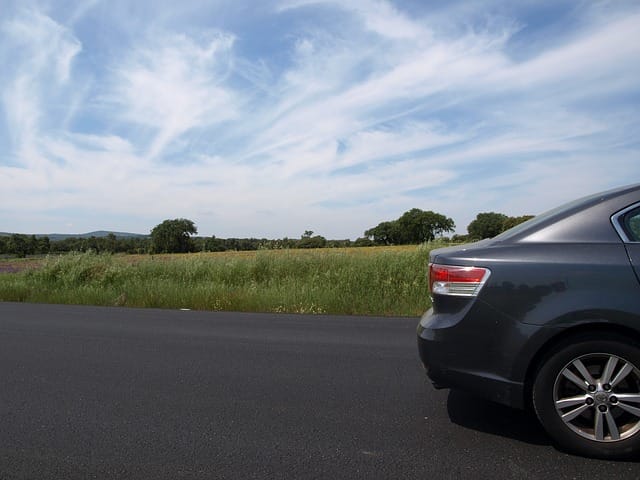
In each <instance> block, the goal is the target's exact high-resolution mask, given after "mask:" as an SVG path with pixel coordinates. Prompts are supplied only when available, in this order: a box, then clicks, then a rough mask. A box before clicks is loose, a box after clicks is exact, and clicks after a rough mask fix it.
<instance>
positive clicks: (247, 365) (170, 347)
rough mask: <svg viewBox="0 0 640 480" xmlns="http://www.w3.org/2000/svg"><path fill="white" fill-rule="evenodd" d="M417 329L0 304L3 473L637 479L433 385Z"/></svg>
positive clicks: (379, 323)
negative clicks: (424, 365) (565, 450)
mask: <svg viewBox="0 0 640 480" xmlns="http://www.w3.org/2000/svg"><path fill="white" fill-rule="evenodd" d="M416 323H417V319H402V318H368V317H338V316H320V315H319V316H304V315H276V314H246V313H220V312H218V313H213V312H191V311H169V310H144V309H124V308H99V307H82V306H54V305H29V304H16V303H0V478H1V479H3V480H5V479H24V478H33V479H44V478H47V479H75V478H77V479H88V478H100V479H102V478H104V479H118V478H123V479H124V478H127V479H129V478H135V479H144V478H149V479H181V478H185V479H189V478H194V479H205V478H219V479H225V478H229V479H231V478H241V479H251V478H289V479H307V478H318V479H341V478H344V479H358V478H362V479H378V478H380V479H383V478H388V479H418V478H420V479H425V478H426V479H441V478H443V479H446V478H452V479H453V478H455V479H458V478H473V479H481V478H514V479H534V478H535V479H537V478H605V477H606V478H617V479H623V478H633V479H636V478H640V463H637V462H604V461H599V460H592V459H585V458H580V457H575V456H570V455H567V454H564V453H562V452H559V451H558V450H556V449H555V448H554V447H553V446H552V445H551V444H550V442H549V439H548V438H547V437H546V435H545V434H544V432H543V431H542V430H541V428H540V427H539V426H538V424H537V423H536V421H535V419H534V418H533V417H532V416H531V415H529V414H526V413H523V412H520V411H516V410H511V409H508V408H505V407H502V406H499V405H495V404H492V403H488V402H485V401H482V400H479V399H477V398H474V397H472V396H469V395H466V394H463V393H458V392H449V391H436V390H433V389H432V388H431V386H430V385H429V384H428V383H427V382H426V381H425V378H424V374H423V372H422V368H421V366H420V364H419V361H418V356H417V350H416V342H415V326H416Z"/></svg>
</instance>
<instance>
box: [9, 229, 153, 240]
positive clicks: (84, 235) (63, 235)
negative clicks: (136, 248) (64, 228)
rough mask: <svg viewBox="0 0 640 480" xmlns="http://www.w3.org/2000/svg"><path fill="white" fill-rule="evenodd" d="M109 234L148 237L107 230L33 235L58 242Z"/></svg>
mask: <svg viewBox="0 0 640 480" xmlns="http://www.w3.org/2000/svg"><path fill="white" fill-rule="evenodd" d="M110 233H113V234H114V235H115V236H116V238H145V237H148V236H149V235H143V234H140V233H128V232H110V231H107V230H98V231H95V232H89V233H36V234H35V235H36V237H37V238H40V237H49V240H52V241H58V240H64V239H65V238H91V237H96V238H100V237H106V236H108V235H109V234H110ZM9 235H13V234H12V233H7V232H0V236H5V237H6V236H9ZM28 235H29V236H31V234H28Z"/></svg>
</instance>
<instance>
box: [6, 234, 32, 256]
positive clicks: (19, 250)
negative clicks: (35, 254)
mask: <svg viewBox="0 0 640 480" xmlns="http://www.w3.org/2000/svg"><path fill="white" fill-rule="evenodd" d="M8 250H9V252H10V253H14V254H15V255H17V256H18V257H20V258H24V257H26V256H27V254H28V253H29V245H28V241H27V237H26V236H25V235H19V234H17V233H14V234H13V235H11V237H10V238H9V248H8Z"/></svg>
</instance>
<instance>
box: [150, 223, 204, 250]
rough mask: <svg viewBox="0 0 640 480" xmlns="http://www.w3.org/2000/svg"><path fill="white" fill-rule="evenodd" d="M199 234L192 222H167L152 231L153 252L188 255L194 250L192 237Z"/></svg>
mask: <svg viewBox="0 0 640 480" xmlns="http://www.w3.org/2000/svg"><path fill="white" fill-rule="evenodd" d="M196 233H198V229H197V228H196V226H195V224H194V223H193V222H192V221H191V220H187V219H186V218H176V219H174V220H165V221H163V222H162V223H161V224H159V225H156V226H155V227H154V228H153V230H151V250H152V251H153V252H154V253H186V252H189V251H191V250H192V242H191V237H190V235H195V234H196Z"/></svg>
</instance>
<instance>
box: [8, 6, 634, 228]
mask: <svg viewBox="0 0 640 480" xmlns="http://www.w3.org/2000/svg"><path fill="white" fill-rule="evenodd" d="M0 64H1V65H2V68H1V69H0V146H1V147H2V148H1V149H0V231H10V232H21V233H53V232H57V233H82V232H87V231H92V230H98V229H100V230H102V229H108V230H117V231H130V232H137V233H148V232H149V230H150V229H151V228H153V227H154V226H155V225H157V224H158V223H160V222H161V221H162V220H164V219H167V218H177V217H185V218H189V219H191V220H193V221H194V222H195V223H196V225H197V226H198V229H199V233H200V234H201V235H207V236H208V235H216V236H218V237H249V236H255V237H269V238H280V237H285V236H288V237H299V236H300V235H301V234H302V233H303V232H304V231H305V230H313V231H314V232H316V233H317V234H321V235H324V236H325V237H327V238H352V239H355V238H357V237H358V236H361V235H362V234H363V232H364V230H366V229H368V228H370V227H373V226H375V225H377V224H378V223H380V222H381V221H385V220H391V219H395V218H398V217H399V216H400V215H401V214H402V213H403V212H405V211H407V210H409V209H411V208H414V207H417V208H421V209H423V210H434V211H436V212H439V213H442V214H445V215H447V216H449V217H451V218H453V219H454V221H455V222H456V226H457V231H458V233H465V232H466V226H467V225H468V224H469V222H470V221H471V220H473V218H475V216H476V214H477V213H479V212H486V211H497V212H502V213H505V214H508V215H524V214H538V213H541V212H543V211H544V210H547V209H549V208H551V207H554V206H556V205H557V204H559V203H562V202H565V201H568V200H571V199H573V198H576V197H579V196H583V195H586V194H590V193H593V192H596V191H599V190H605V189H608V188H611V187H615V186H619V185H625V184H630V183H636V182H639V181H640V108H639V107H640V3H639V2H637V1H629V2H625V1H597V0H593V1H584V2H581V1H577V0H576V1H563V0H551V1H521V2H512V1H498V0H486V1H473V2H472V1H467V2H463V1H447V2H442V1H406V0H404V1H397V2H393V1H387V0H341V1H337V0H324V1H323V0H317V1H316V0H281V1H277V0H274V1H264V2H262V1H261V2H257V1H246V0H245V1H243V0H234V1H215V0H213V1H212V0H201V1H196V0H181V1H180V2H175V0H149V1H147V0H136V1H121V0H109V1H107V0H93V1H90V0H85V1H78V2H73V1H61V0H57V1H53V0H52V1H46V0H43V1H29V0H16V1H13V0H0Z"/></svg>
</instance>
